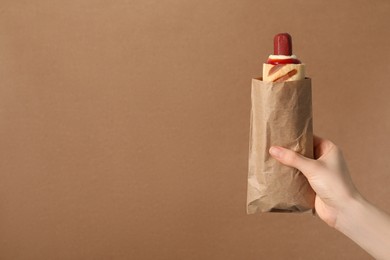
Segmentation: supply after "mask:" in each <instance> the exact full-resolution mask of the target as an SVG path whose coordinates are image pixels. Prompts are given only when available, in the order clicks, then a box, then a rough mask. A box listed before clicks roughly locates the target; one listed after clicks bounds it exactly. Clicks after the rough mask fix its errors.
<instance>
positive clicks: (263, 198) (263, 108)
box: [247, 78, 315, 214]
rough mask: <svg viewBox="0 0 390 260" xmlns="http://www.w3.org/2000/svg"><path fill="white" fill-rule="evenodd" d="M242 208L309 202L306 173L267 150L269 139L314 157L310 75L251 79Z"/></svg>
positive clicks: (299, 208)
mask: <svg viewBox="0 0 390 260" xmlns="http://www.w3.org/2000/svg"><path fill="white" fill-rule="evenodd" d="M251 96H252V109H251V124H250V140H249V143H250V145H249V173H248V195H247V213H248V214H252V213H256V212H303V211H307V210H310V209H312V208H313V207H314V198H315V193H314V191H313V190H312V188H311V187H310V185H309V183H308V181H307V179H306V177H305V176H304V175H303V174H302V173H301V172H300V171H298V170H297V169H295V168H292V167H288V166H285V165H283V164H281V163H280V162H278V161H277V160H276V159H274V158H273V157H272V156H271V155H270V154H269V152H268V151H269V148H270V147H271V146H272V145H278V146H282V147H285V148H288V149H292V150H294V151H296V152H299V153H300V154H302V155H304V156H306V157H309V158H313V123H312V122H313V120H312V99H311V97H312V95H311V80H310V79H309V78H305V79H303V80H297V81H287V82H278V83H275V82H264V81H262V79H261V78H259V79H253V80H252V95H251Z"/></svg>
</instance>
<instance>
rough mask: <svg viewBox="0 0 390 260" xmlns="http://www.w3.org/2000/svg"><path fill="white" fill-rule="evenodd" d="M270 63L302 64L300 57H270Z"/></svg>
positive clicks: (268, 61)
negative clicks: (282, 58)
mask: <svg viewBox="0 0 390 260" xmlns="http://www.w3.org/2000/svg"><path fill="white" fill-rule="evenodd" d="M267 63H268V64H272V65H278V64H301V61H300V60H298V59H284V60H274V59H268V60H267Z"/></svg>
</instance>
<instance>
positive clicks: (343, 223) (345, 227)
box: [334, 193, 369, 234]
mask: <svg viewBox="0 0 390 260" xmlns="http://www.w3.org/2000/svg"><path fill="white" fill-rule="evenodd" d="M368 206H369V202H368V201H367V200H365V199H364V198H363V196H362V195H360V194H359V193H356V194H355V195H354V196H352V197H351V198H350V199H349V200H348V202H347V203H346V204H345V206H344V207H342V208H341V209H340V210H339V212H338V214H337V218H336V223H335V226H334V227H335V229H337V230H338V231H340V232H342V233H344V234H345V233H348V232H349V229H350V228H356V227H355V221H357V219H356V218H357V217H358V216H362V215H363V214H364V212H365V210H366V209H367V207H368Z"/></svg>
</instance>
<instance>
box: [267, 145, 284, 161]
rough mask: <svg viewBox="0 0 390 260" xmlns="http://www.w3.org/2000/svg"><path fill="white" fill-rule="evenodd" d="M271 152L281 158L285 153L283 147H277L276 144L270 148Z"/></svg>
mask: <svg viewBox="0 0 390 260" xmlns="http://www.w3.org/2000/svg"><path fill="white" fill-rule="evenodd" d="M269 153H270V154H271V155H272V156H274V157H276V158H281V157H282V155H283V150H282V148H280V147H276V146H272V147H271V148H270V149H269Z"/></svg>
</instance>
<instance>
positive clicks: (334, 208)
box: [270, 136, 359, 227]
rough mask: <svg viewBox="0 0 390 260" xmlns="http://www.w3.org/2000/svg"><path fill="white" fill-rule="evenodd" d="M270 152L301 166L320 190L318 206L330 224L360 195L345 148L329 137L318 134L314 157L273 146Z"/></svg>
mask: <svg viewBox="0 0 390 260" xmlns="http://www.w3.org/2000/svg"><path fill="white" fill-rule="evenodd" d="M270 154H271V155H272V156H273V157H275V159H277V160H279V161H280V162H281V163H283V164H285V165H288V166H291V167H294V168H297V169H298V170H300V171H301V172H302V173H303V174H304V175H305V176H306V178H307V179H308V181H309V183H310V185H311V187H312V188H313V190H314V191H315V192H316V194H317V195H316V198H315V210H316V212H317V214H318V216H319V217H320V218H321V219H322V220H323V221H325V222H326V223H327V224H328V225H329V226H331V227H334V226H335V225H336V221H337V217H338V215H339V214H340V212H342V211H343V209H344V208H345V207H346V205H348V204H349V203H351V201H352V200H354V199H355V198H356V197H358V196H359V193H358V191H357V189H356V188H355V186H354V184H353V183H352V180H351V177H350V175H349V171H348V167H347V165H346V163H345V160H344V157H343V154H342V152H341V150H340V149H339V148H338V147H337V146H336V145H335V144H333V143H332V142H331V141H329V140H325V139H322V138H319V137H316V136H315V137H314V158H315V159H309V158H306V157H304V156H302V155H300V154H298V153H296V152H294V151H291V150H288V149H286V148H282V147H279V146H273V147H271V149H270Z"/></svg>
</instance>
